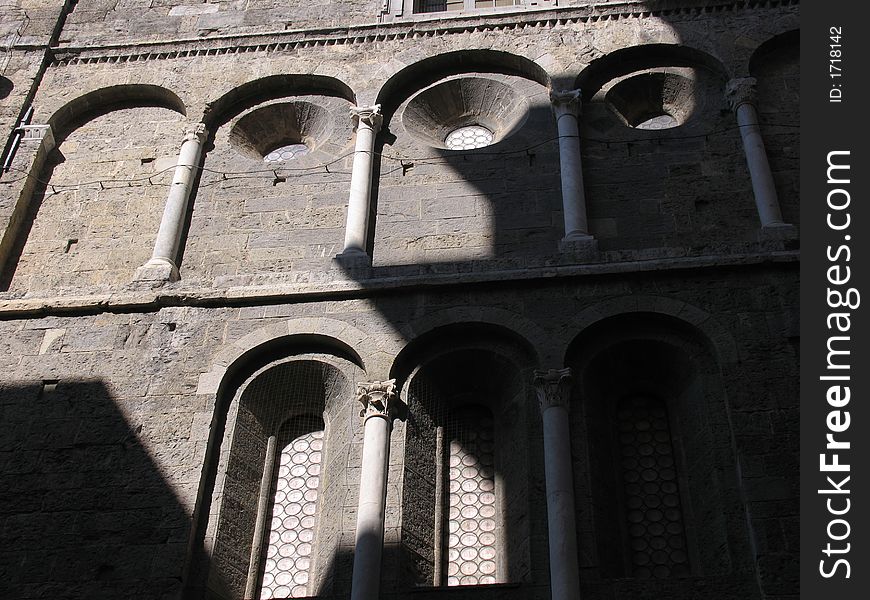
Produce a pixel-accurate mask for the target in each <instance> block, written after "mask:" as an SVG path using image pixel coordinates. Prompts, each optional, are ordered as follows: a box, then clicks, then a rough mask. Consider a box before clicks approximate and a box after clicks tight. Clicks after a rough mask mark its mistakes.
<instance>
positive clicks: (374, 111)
mask: <svg viewBox="0 0 870 600" xmlns="http://www.w3.org/2000/svg"><path fill="white" fill-rule="evenodd" d="M350 116H351V118H352V119H353V122H354V126H356V127H358V126H359V124H360V123H364V124H366V125H368V126H369V127H371V128H372V129H373V130H375V132H377V131H378V130H380V128H381V125H382V124H383V122H384V116H383V115H382V114H381V105H380V104H375V105H372V106H351V107H350Z"/></svg>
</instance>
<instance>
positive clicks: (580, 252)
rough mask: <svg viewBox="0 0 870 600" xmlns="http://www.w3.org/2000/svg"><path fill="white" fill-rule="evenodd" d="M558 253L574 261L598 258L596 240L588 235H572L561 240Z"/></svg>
mask: <svg viewBox="0 0 870 600" xmlns="http://www.w3.org/2000/svg"><path fill="white" fill-rule="evenodd" d="M559 252H561V253H563V254H567V255H569V256H571V257H572V258H574V259H576V260H588V259H590V258H595V257H597V256H598V240H596V239H595V238H594V237H592V236H591V235H589V234H581V235H572V236H570V237H566V238H562V240H561V241H560V242H559Z"/></svg>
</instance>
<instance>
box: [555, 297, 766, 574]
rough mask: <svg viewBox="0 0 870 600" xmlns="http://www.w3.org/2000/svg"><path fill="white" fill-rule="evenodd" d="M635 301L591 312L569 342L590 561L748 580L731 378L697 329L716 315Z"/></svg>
mask: <svg viewBox="0 0 870 600" xmlns="http://www.w3.org/2000/svg"><path fill="white" fill-rule="evenodd" d="M642 304H643V303H638V302H635V303H633V306H632V307H631V308H629V307H628V303H623V306H622V307H621V308H622V310H618V309H617V310H610V311H606V313H607V314H602V313H599V314H598V315H596V316H595V317H591V316H590V315H589V314H587V315H586V320H587V321H588V322H589V324H588V325H587V326H586V327H585V328H583V329H582V330H581V331H579V333H578V334H577V335H576V336H575V337H574V339H572V340H571V342H570V343H569V344H568V348H567V350H566V355H565V364H566V365H567V366H569V367H571V369H572V370H573V373H574V387H573V389H572V405H574V406H576V408H577V410H575V411H572V412H571V419H572V421H571V428H572V432H573V435H574V439H575V440H576V441H575V444H582V445H583V446H582V449H580V450H579V451H575V456H578V457H579V460H578V461H577V462H576V463H575V467H574V468H575V487H576V488H577V489H578V490H577V491H578V493H577V497H578V498H588V499H589V500H588V506H587V507H586V508H585V509H584V508H583V507H582V506H581V507H578V508H579V510H578V515H577V518H578V523H579V526H580V527H581V528H584V527H588V528H590V529H592V530H594V531H595V532H596V535H595V539H596V540H597V542H596V548H595V551H594V554H595V556H596V559H595V561H594V565H589V566H595V567H597V568H598V569H599V572H600V576H601V577H602V578H603V579H620V578H625V577H633V578H635V579H637V580H638V581H641V580H645V579H665V580H670V581H672V585H675V586H680V585H682V584H681V583H680V582H681V581H685V580H684V579H681V578H685V577H686V576H688V575H693V576H711V575H725V574H731V575H732V576H734V577H735V581H738V580H740V583H741V584H743V585H747V586H751V582H752V581H753V577H754V576H753V575H752V570H753V556H752V552H751V548H750V537H749V530H748V528H747V523H746V521H745V519H744V516H745V513H744V510H745V507H744V506H743V505H742V504H743V498H742V495H743V494H742V489H741V485H740V477H739V468H738V463H737V458H736V455H735V444H734V431H733V430H732V426H731V414H730V412H731V411H730V405H729V400H728V397H727V393H728V392H727V388H726V385H725V381H726V377H727V375H726V374H723V368H722V365H721V364H720V362H719V360H718V358H717V347H716V344H715V343H713V341H712V340H711V339H710V338H709V337H708V335H707V334H706V333H705V332H704V331H703V330H702V329H701V327H703V326H706V327H707V329H708V331H709V330H711V328H710V326H709V322H710V321H711V320H712V319H711V318H710V317H709V315H706V314H705V313H703V312H702V311H698V310H697V309H693V308H688V309H685V308H684V309H683V310H682V311H679V312H682V313H683V316H682V317H680V316H672V315H670V314H667V313H668V312H677V311H678V308H677V307H678V305H679V303H674V302H673V301H672V302H670V303H668V302H660V303H659V307H660V308H659V310H657V311H653V310H645V308H647V307H644V306H642ZM690 321H694V323H693V322H690ZM651 440H652V441H651ZM589 474H591V476H589ZM581 475H584V476H583V477H581ZM591 482H594V483H591ZM668 511H670V512H668ZM663 526H666V527H667V529H666V530H665V529H661V528H662V527H663ZM656 527H658V528H659V529H661V531H658V530H656V529H655V528H656ZM663 532H665V533H663ZM654 551H659V552H660V553H661V552H664V554H663V555H661V556H659V558H658V559H657V558H656V557H655V556H653V555H652V554H650V553H652V552H654ZM668 556H670V559H669V558H667V557H668ZM662 557H664V558H662ZM676 557H679V558H676ZM671 559H673V560H671Z"/></svg>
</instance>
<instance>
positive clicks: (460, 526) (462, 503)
mask: <svg viewBox="0 0 870 600" xmlns="http://www.w3.org/2000/svg"><path fill="white" fill-rule="evenodd" d="M494 437H495V436H494V431H493V419H492V414H491V413H490V412H489V410H487V409H486V408H483V407H480V406H465V407H461V408H459V409H456V410H452V411H451V412H450V415H449V419H448V424H447V439H448V440H449V444H450V445H449V447H448V452H447V462H448V465H447V466H448V469H447V479H448V497H449V502H448V515H447V523H448V526H447V544H446V545H447V552H446V571H447V585H449V586H457V585H478V584H486V583H495V582H496V555H497V547H498V539H497V535H498V533H497V517H496V512H497V507H496V493H495V471H494V462H495V460H494V459H495V439H494Z"/></svg>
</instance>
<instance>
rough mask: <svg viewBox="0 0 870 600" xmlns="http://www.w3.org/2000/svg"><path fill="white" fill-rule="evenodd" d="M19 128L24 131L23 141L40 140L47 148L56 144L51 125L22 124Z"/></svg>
mask: <svg viewBox="0 0 870 600" xmlns="http://www.w3.org/2000/svg"><path fill="white" fill-rule="evenodd" d="M18 129H19V130H20V131H21V133H22V136H21V141H22V142H38V143H41V144H44V145H45V149H46V150H52V149H53V148H54V146H55V143H54V133H53V132H52V130H51V125H22V126H20V127H19V128H18Z"/></svg>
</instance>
